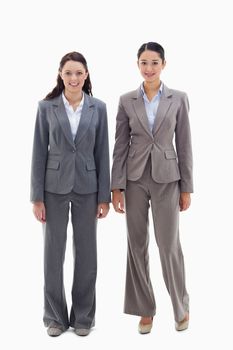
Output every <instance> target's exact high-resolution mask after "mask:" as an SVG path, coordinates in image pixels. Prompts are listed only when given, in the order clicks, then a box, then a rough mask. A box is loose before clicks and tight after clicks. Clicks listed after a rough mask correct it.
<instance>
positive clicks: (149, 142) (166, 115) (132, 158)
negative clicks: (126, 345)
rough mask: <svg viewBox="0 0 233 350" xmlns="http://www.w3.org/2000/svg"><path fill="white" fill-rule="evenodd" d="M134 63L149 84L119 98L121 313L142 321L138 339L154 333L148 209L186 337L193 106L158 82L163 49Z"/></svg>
mask: <svg viewBox="0 0 233 350" xmlns="http://www.w3.org/2000/svg"><path fill="white" fill-rule="evenodd" d="M137 56H138V68H139V71H140V73H141V75H142V77H143V79H144V81H143V83H142V84H141V86H140V87H139V88H138V89H137V90H135V91H131V92H129V93H126V94H124V95H123V96H121V98H120V102H119V108H118V114H117V123H116V137H115V147H114V152H113V168H112V186H111V188H112V193H113V195H112V203H113V206H114V209H115V211H116V212H118V213H124V208H126V218H127V229H128V254H127V276H126V290H125V309H124V311H125V313H128V314H132V315H138V316H141V319H140V322H139V326H138V329H139V332H140V333H142V334H145V333H149V332H150V331H151V329H152V324H153V317H154V315H155V313H156V303H155V299H154V294H153V289H152V284H151V281H150V276H149V256H148V243H149V235H148V210H149V206H151V210H152V216H153V222H154V232H155V237H156V242H157V245H158V248H159V254H160V259H161V265H162V271H163V277H164V281H165V283H166V287H167V290H168V292H169V294H170V297H171V301H172V305H173V310H174V318H175V327H176V330H178V331H181V330H184V329H187V328H188V322H189V296H188V293H187V291H186V286H185V273H184V260H183V254H182V249H181V245H180V239H179V211H184V210H186V209H188V208H189V206H190V202H191V198H190V193H191V192H193V184H192V149H191V136H190V126H189V118H188V110H189V104H188V98H187V95H186V94H185V93H184V92H181V91H178V90H173V89H169V88H168V87H167V86H166V85H165V84H164V83H163V82H162V81H161V80H160V75H161V73H162V71H163V69H164V68H165V65H166V61H165V54H164V49H163V47H162V46H161V45H160V44H158V43H155V42H149V43H146V44H143V45H142V46H141V47H140V48H139V51H138V55H137ZM174 140H175V142H174ZM124 200H125V204H126V205H124Z"/></svg>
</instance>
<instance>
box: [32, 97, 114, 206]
mask: <svg viewBox="0 0 233 350" xmlns="http://www.w3.org/2000/svg"><path fill="white" fill-rule="evenodd" d="M72 190H73V191H74V192H76V193H80V194H88V193H94V192H98V203H103V202H110V176H109V144H108V125H107V112H106V106H105V104H104V103H103V102H102V101H100V100H98V99H96V98H93V97H90V96H89V95H87V94H85V96H84V105H83V109H82V114H81V118H80V123H79V127H78V131H77V135H76V138H75V140H74V141H73V138H72V134H71V128H70V124H69V120H68V117H67V114H66V111H65V106H64V103H63V100H62V96H61V95H60V96H58V97H56V98H54V99H52V100H48V101H44V100H43V101H40V102H39V105H38V111H37V118H36V124H35V133H34V143H33V154H32V169H31V201H32V202H36V201H43V200H44V191H48V192H52V193H57V194H66V193H69V192H71V191H72Z"/></svg>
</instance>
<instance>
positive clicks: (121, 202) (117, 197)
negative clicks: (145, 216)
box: [112, 190, 125, 214]
mask: <svg viewBox="0 0 233 350" xmlns="http://www.w3.org/2000/svg"><path fill="white" fill-rule="evenodd" d="M112 205H113V208H114V209H115V211H116V212H117V213H121V214H124V212H125V210H124V209H125V199H124V193H123V192H121V191H120V190H113V191H112Z"/></svg>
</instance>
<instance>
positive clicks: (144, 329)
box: [138, 317, 153, 334]
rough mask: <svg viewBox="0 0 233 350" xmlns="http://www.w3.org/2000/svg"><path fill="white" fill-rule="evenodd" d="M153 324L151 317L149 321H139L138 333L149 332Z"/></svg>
mask: <svg viewBox="0 0 233 350" xmlns="http://www.w3.org/2000/svg"><path fill="white" fill-rule="evenodd" d="M152 326H153V317H152V318H151V323H148V324H143V323H141V321H140V322H139V324H138V332H139V333H140V334H147V333H150V332H151V329H152Z"/></svg>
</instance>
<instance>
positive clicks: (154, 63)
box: [138, 50, 166, 83]
mask: <svg viewBox="0 0 233 350" xmlns="http://www.w3.org/2000/svg"><path fill="white" fill-rule="evenodd" d="M165 65H166V62H165V61H164V62H163V61H162V59H161V57H160V55H159V53H158V52H155V51H151V50H146V51H144V52H143V53H142V54H141V56H140V57H139V60H138V68H139V70H140V73H141V75H142V77H143V78H144V80H145V81H146V82H148V83H152V82H154V81H157V80H159V78H160V74H161V72H162V70H163V68H164V67H165Z"/></svg>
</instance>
